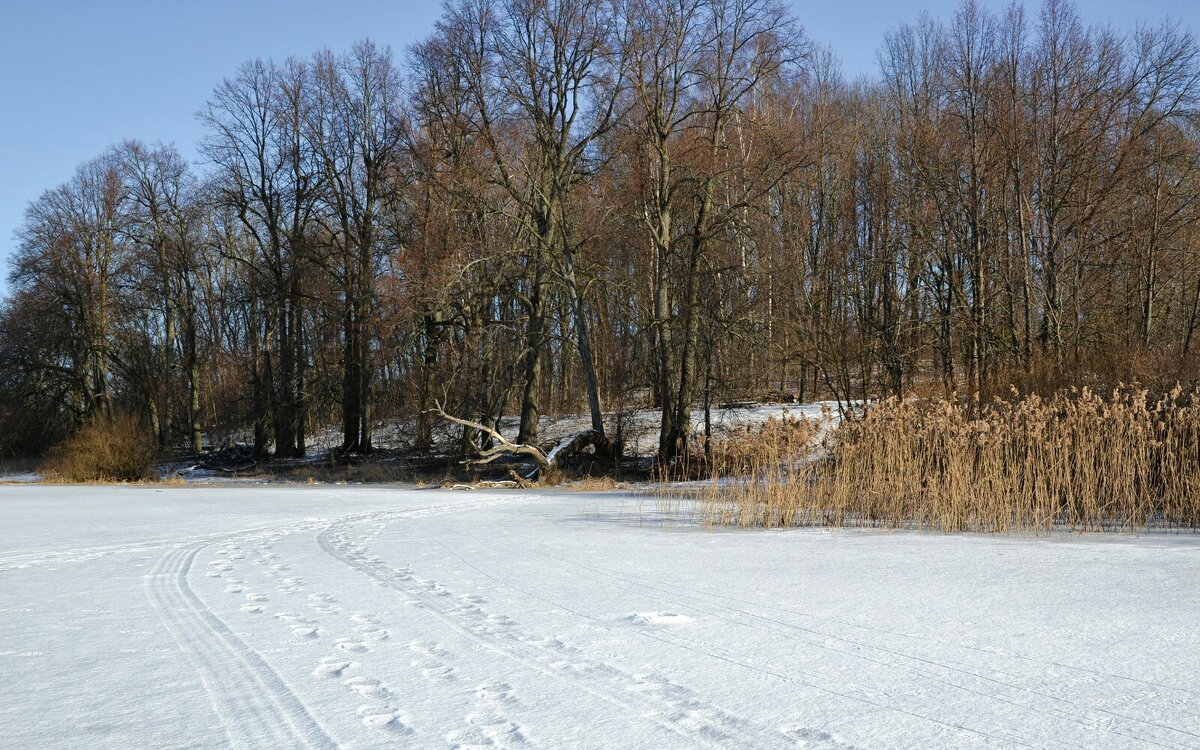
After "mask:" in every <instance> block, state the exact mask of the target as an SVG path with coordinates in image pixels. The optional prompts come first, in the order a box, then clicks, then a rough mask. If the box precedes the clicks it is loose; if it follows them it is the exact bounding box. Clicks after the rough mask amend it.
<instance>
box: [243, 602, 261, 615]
mask: <svg viewBox="0 0 1200 750" xmlns="http://www.w3.org/2000/svg"><path fill="white" fill-rule="evenodd" d="M242 611H243V612H249V613H250V614H252V615H257V614H258V613H260V612H262V605H261V604H243V605H242Z"/></svg>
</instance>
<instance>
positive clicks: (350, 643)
mask: <svg viewBox="0 0 1200 750" xmlns="http://www.w3.org/2000/svg"><path fill="white" fill-rule="evenodd" d="M333 645H334V648H337V649H338V650H340V651H350V652H352V653H356V654H360V653H362V652H363V651H368V650H369V649H370V646H368V645H367V644H365V643H363V642H362V641H355V640H352V639H350V638H342V639H341V640H339V641H337V642H336V643H334V644H333Z"/></svg>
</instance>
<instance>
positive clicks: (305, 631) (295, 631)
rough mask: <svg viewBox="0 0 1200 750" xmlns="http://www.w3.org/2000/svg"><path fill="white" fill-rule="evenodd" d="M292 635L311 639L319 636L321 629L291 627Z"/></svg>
mask: <svg viewBox="0 0 1200 750" xmlns="http://www.w3.org/2000/svg"><path fill="white" fill-rule="evenodd" d="M292 635H294V636H296V637H297V638H303V639H305V640H312V639H313V638H319V637H320V635H321V629H320V628H308V627H300V628H292Z"/></svg>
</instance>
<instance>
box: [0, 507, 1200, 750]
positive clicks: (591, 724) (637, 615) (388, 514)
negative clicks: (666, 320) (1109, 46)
mask: <svg viewBox="0 0 1200 750" xmlns="http://www.w3.org/2000/svg"><path fill="white" fill-rule="evenodd" d="M669 510H670V509H669V508H667V507H665V506H663V505H661V504H659V503H657V502H656V500H655V499H654V498H647V497H639V496H635V495H631V494H629V493H616V492H614V493H603V494H570V493H563V492H550V491H536V492H511V493H508V492H485V491H475V492H453V491H448V490H432V489H430V490H414V489H398V488H364V487H355V488H350V487H281V486H250V485H245V486H236V485H228V486H221V487H218V488H200V487H170V488H154V487H102V488H78V487H61V486H44V485H43V486H38V485H32V486H9V487H3V488H0V517H2V518H3V519H4V523H3V524H0V727H2V728H3V729H2V730H0V746H3V747H12V748H31V747H37V748H78V747H89V748H130V747H139V748H142V747H146V748H149V747H155V748H158V747H188V748H220V747H247V748H259V747H269V748H284V747H287V748H291V747H314V748H332V747H353V748H373V747H414V748H437V747H462V748H466V747H509V748H525V747H530V748H533V747H541V748H617V747H622V748H624V747H633V748H694V747H756V748H757V747H763V748H774V747H781V748H782V747H793V748H795V747H799V748H818V749H820V750H846V749H847V748H864V749H866V748H888V749H891V748H984V747H992V748H996V747H1003V748H1009V747H1036V748H1142V747H1146V748H1195V747H1200V712H1198V711H1197V709H1196V707H1197V706H1198V705H1200V649H1197V648H1196V645H1197V638H1198V636H1200V592H1198V591H1197V588H1196V586H1195V581H1196V580H1197V579H1198V576H1200V537H1196V536H1194V535H1190V534H1178V535H1175V534H1150V535H1143V536H1132V535H1126V536H1066V535H1058V536H1051V537H1044V538H1021V537H988V536H973V535H960V536H943V535H937V534H926V533H915V532H903V533H884V532H878V531H866V530H845V531H841V530H817V529H806V530H791V531H764V532H743V531H726V530H717V531H707V530H703V529H701V528H698V527H697V526H695V525H693V524H692V523H691V522H690V521H688V520H687V518H688V514H683V516H682V517H677V516H675V515H673V514H672V513H670V512H669Z"/></svg>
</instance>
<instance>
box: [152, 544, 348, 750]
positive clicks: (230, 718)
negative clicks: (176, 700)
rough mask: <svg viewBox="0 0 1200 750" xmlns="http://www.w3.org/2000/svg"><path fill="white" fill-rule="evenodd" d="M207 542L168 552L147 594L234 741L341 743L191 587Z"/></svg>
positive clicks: (238, 744)
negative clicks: (194, 565) (190, 576)
mask: <svg viewBox="0 0 1200 750" xmlns="http://www.w3.org/2000/svg"><path fill="white" fill-rule="evenodd" d="M208 544H209V543H200V544H194V545H190V546H186V547H181V548H178V549H173V550H171V551H170V552H168V553H167V554H165V555H163V556H162V557H161V558H160V559H159V561H158V563H157V564H156V565H155V566H154V569H153V570H152V571H151V572H150V574H149V575H148V576H146V593H147V595H148V596H149V598H150V601H151V603H152V604H153V605H154V607H155V609H156V610H157V611H158V614H159V617H160V618H161V620H162V622H163V625H164V626H165V627H166V629H167V631H168V632H169V633H170V634H171V637H172V638H174V639H175V641H176V643H178V644H179V647H180V648H181V649H182V650H183V651H184V652H185V653H186V654H187V655H188V657H189V658H190V659H191V661H192V663H193V665H195V667H196V670H197V672H199V674H200V679H201V681H202V682H203V684H204V687H205V692H206V693H207V694H208V699H209V701H210V702H211V703H212V706H213V709H214V711H216V714H217V716H218V718H219V719H220V720H221V724H222V726H223V727H224V729H225V733H226V735H227V737H228V738H229V742H230V745H231V746H232V747H235V748H263V747H281V748H282V747H289V748H290V747H294V748H313V750H318V749H326V748H328V749H330V750H333V749H335V748H337V747H338V746H337V744H336V743H335V742H334V741H333V740H332V739H331V738H330V737H329V735H327V734H326V733H325V731H324V730H323V729H322V728H321V726H320V725H319V724H318V723H317V722H316V720H315V719H314V718H313V717H312V715H311V714H310V713H309V712H308V709H307V707H306V706H305V705H304V703H303V702H302V701H300V699H299V698H297V697H296V695H295V694H294V693H293V692H292V691H291V689H289V688H288V686H287V685H286V684H285V683H284V682H283V680H282V679H280V677H279V675H278V674H276V673H275V671H274V670H273V669H271V667H270V666H269V665H268V664H267V663H266V662H265V661H264V660H263V659H262V657H261V656H259V655H258V654H257V653H256V652H255V651H253V650H252V649H250V648H249V647H248V646H247V645H246V644H245V643H244V642H243V641H242V640H241V639H240V638H239V637H238V636H237V635H236V634H235V633H234V632H233V631H232V630H230V628H229V626H228V625H226V624H225V622H224V621H223V620H221V618H219V617H217V615H216V614H215V613H214V612H213V611H212V609H210V608H209V607H208V605H206V604H205V603H204V602H203V601H201V600H200V598H199V597H198V596H197V595H196V594H195V592H194V591H192V588H191V586H190V585H189V584H188V580H187V579H188V573H189V571H190V570H191V567H192V561H193V560H194V559H195V557H196V554H197V553H198V552H199V551H200V550H201V549H203V548H204V547H206V546H208Z"/></svg>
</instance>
